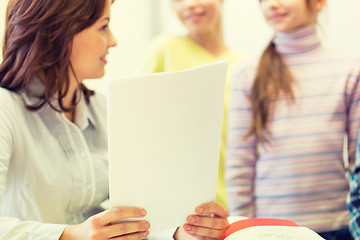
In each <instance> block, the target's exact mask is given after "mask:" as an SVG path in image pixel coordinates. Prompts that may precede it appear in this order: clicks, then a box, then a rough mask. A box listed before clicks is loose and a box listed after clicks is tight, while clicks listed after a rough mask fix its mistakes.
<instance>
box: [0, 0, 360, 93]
mask: <svg viewBox="0 0 360 240" xmlns="http://www.w3.org/2000/svg"><path fill="white" fill-rule="evenodd" d="M7 2H8V0H0V36H1V42H2V40H3V33H4V24H5V19H4V18H5V11H6V5H7ZM359 11H360V1H359V0H328V3H327V7H326V8H325V9H324V11H323V12H322V13H321V16H320V24H319V28H320V31H321V33H322V38H323V40H324V43H325V44H326V45H327V46H329V47H332V48H336V49H340V50H344V51H349V52H353V53H357V54H359V55H360V29H359V24H360V19H359V17H358V12H359ZM111 13H112V16H111V23H110V27H111V29H112V31H113V33H114V35H115V37H116V38H117V40H118V46H117V47H116V48H112V49H111V50H110V54H109V56H108V57H107V59H108V65H107V66H106V75H105V76H104V78H103V79H97V80H87V81H86V84H87V85H89V86H90V87H92V88H95V89H96V90H98V91H101V92H104V93H106V80H105V79H113V78H118V77H123V76H128V75H133V74H134V69H135V67H136V64H138V63H139V62H140V61H141V58H142V56H143V53H144V51H145V50H146V48H147V46H148V44H149V42H150V40H151V39H152V38H153V37H154V36H156V35H157V34H175V35H178V34H185V32H186V31H185V29H184V28H183V27H182V25H181V24H180V23H179V22H178V20H177V18H176V17H175V14H174V13H173V12H172V10H171V8H170V0H130V1H125V0H115V2H114V4H113V6H112V9H111ZM223 15H224V32H225V40H226V42H227V45H228V46H230V47H232V48H235V49H237V50H238V51H239V52H242V53H243V54H245V55H247V56H251V55H254V54H260V53H261V51H262V50H263V48H264V47H265V45H266V44H267V43H268V41H269V40H270V38H271V37H272V31H271V29H270V28H269V27H268V26H267V25H266V23H265V21H264V19H263V17H262V15H261V12H260V7H259V1H256V0H224V5H223ZM1 59H2V56H0V60H1Z"/></svg>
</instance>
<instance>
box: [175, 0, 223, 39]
mask: <svg viewBox="0 0 360 240" xmlns="http://www.w3.org/2000/svg"><path fill="white" fill-rule="evenodd" d="M222 3H223V0H171V5H172V8H173V10H174V12H175V13H176V15H177V17H178V18H179V20H180V21H181V22H182V24H184V26H185V27H186V28H187V29H188V30H189V32H190V34H192V35H202V34H208V33H209V32H211V31H213V29H214V28H216V27H217V26H219V24H221V14H222V13H221V8H222Z"/></svg>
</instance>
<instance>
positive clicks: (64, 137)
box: [0, 81, 109, 240]
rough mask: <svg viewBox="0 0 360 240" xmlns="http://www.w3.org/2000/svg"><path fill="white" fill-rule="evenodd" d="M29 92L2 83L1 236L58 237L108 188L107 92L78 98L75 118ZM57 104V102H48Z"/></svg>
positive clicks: (35, 87) (35, 86)
mask: <svg viewBox="0 0 360 240" xmlns="http://www.w3.org/2000/svg"><path fill="white" fill-rule="evenodd" d="M42 89H43V85H42V83H41V82H40V81H34V82H33V83H32V85H31V88H30V92H31V94H32V95H31V96H29V95H26V94H25V93H20V94H19V93H14V92H10V91H8V90H6V89H2V88H0V201H1V202H0V212H1V215H0V239H12V240H14V239H39V240H40V239H44V240H45V239H46V240H49V239H58V238H59V237H60V236H61V234H62V232H63V230H64V228H65V226H66V224H77V223H81V222H83V221H84V220H85V219H86V218H87V217H89V216H90V215H92V214H94V213H97V212H98V209H99V207H100V203H101V202H102V201H104V200H105V199H106V198H107V197H108V194H109V190H108V162H107V120H106V119H107V118H106V102H105V98H104V97H102V96H99V95H98V94H95V96H92V97H90V103H89V104H87V103H86V102H85V100H84V97H81V98H80V102H79V104H78V106H77V110H76V113H75V122H74V123H73V122H71V121H69V120H68V119H67V118H66V117H65V115H64V113H59V112H56V111H54V110H53V109H52V108H50V106H49V105H45V106H44V107H43V108H42V109H41V110H39V111H37V112H31V111H29V110H26V109H25V106H24V101H25V102H26V103H30V104H32V103H34V102H36V100H37V99H36V97H34V96H33V95H37V94H38V93H39V92H41V91H43V90H42ZM54 104H55V105H56V101H54Z"/></svg>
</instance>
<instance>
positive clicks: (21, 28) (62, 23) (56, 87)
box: [0, 0, 107, 111]
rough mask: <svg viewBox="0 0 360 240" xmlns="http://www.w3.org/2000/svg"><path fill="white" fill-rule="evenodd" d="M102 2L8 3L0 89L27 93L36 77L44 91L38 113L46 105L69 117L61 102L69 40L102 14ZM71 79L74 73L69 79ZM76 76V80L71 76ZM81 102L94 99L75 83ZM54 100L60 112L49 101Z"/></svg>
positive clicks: (66, 84)
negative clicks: (55, 97) (54, 98)
mask: <svg viewBox="0 0 360 240" xmlns="http://www.w3.org/2000/svg"><path fill="white" fill-rule="evenodd" d="M106 1H107V0H10V1H9V3H8V7H7V12H6V21H5V35H4V45H3V62H2V63H1V65H0V87H2V88H6V89H8V90H10V91H14V92H19V91H21V90H25V91H28V90H29V85H30V83H31V82H32V81H33V80H34V78H36V77H41V79H42V80H43V84H44V87H45V91H44V94H43V95H42V96H40V97H39V102H38V104H36V105H34V106H26V107H27V109H29V110H32V111H36V110H39V109H40V108H41V107H42V106H43V105H44V104H45V103H48V104H49V105H50V106H51V107H52V108H53V109H55V110H57V111H69V110H70V109H67V108H65V107H64V106H63V104H62V99H63V98H64V97H65V96H66V94H67V93H68V91H69V85H70V80H69V72H71V71H72V72H73V69H72V66H71V62H70V54H71V48H72V40H73V38H74V35H75V34H77V33H79V32H81V31H82V30H83V29H85V28H87V27H89V26H91V25H92V24H94V23H95V22H96V21H97V20H98V19H99V18H100V17H101V16H102V14H103V11H104V9H105V6H106V5H105V4H106ZM74 74H75V73H74ZM75 76H76V75H75ZM79 86H80V89H81V90H82V91H83V92H84V95H85V99H86V100H87V101H89V97H90V96H91V95H93V94H94V92H93V91H91V90H89V89H88V88H86V86H85V85H83V84H81V83H80V85H79ZM54 95H55V96H57V99H58V103H59V106H60V109H57V108H56V107H54V106H53V105H52V104H51V102H50V100H51V98H52V97H53V96H54Z"/></svg>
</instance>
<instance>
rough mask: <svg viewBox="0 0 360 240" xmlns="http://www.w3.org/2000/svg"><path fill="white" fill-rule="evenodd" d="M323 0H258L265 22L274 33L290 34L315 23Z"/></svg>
mask: <svg viewBox="0 0 360 240" xmlns="http://www.w3.org/2000/svg"><path fill="white" fill-rule="evenodd" d="M324 3H325V1H324V0H312V2H311V6H309V5H308V3H307V1H306V0H260V5H261V10H262V12H263V15H264V17H265V20H266V22H267V23H268V24H269V25H270V27H272V28H273V29H274V30H275V31H276V32H283V33H286V32H290V31H293V30H296V29H298V28H302V27H305V26H309V25H313V24H315V23H316V17H317V13H318V12H319V11H320V10H321V8H322V6H323V5H324Z"/></svg>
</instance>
